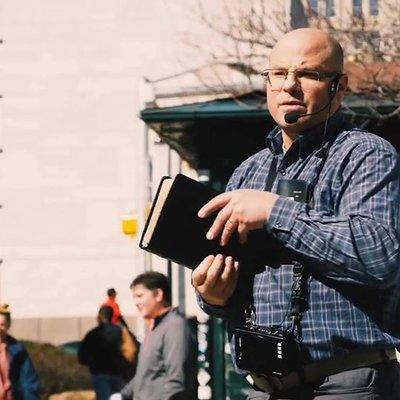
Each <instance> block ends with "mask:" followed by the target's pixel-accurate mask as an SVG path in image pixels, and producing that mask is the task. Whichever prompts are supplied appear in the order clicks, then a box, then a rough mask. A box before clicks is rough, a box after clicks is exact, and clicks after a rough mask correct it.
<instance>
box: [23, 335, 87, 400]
mask: <svg viewBox="0 0 400 400" xmlns="http://www.w3.org/2000/svg"><path fill="white" fill-rule="evenodd" d="M24 344H25V345H26V348H27V350H28V353H29V355H30V357H31V359H32V361H33V364H34V365H35V368H36V371H37V373H38V375H39V379H40V384H41V388H42V391H41V398H42V399H48V398H49V396H50V394H53V393H61V392H65V391H75V390H85V389H91V388H92V384H91V380H90V374H89V371H88V369H87V368H86V367H84V366H82V365H80V364H79V363H78V359H77V357H76V355H73V354H67V353H66V352H65V351H63V350H61V349H60V348H58V347H56V346H53V345H51V344H47V343H44V344H43V343H35V342H24Z"/></svg>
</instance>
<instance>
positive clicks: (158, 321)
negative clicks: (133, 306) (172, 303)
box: [153, 308, 172, 329]
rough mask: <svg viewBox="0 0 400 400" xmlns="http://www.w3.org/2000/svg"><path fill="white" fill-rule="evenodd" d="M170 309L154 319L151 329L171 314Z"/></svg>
mask: <svg viewBox="0 0 400 400" xmlns="http://www.w3.org/2000/svg"><path fill="white" fill-rule="evenodd" d="M171 310H172V308H169V309H168V310H167V311H166V312H165V313H164V314H161V315H159V316H158V317H156V318H154V325H153V329H154V328H155V327H156V326H157V325H158V324H159V323H160V322H161V321H162V320H163V319H164V318H165V317H166V316H167V315H168V314H169V313H170V312H171Z"/></svg>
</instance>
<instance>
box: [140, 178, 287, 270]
mask: <svg viewBox="0 0 400 400" xmlns="http://www.w3.org/2000/svg"><path fill="white" fill-rule="evenodd" d="M218 193H219V192H218V191H216V190H214V189H213V188H211V187H208V186H205V185H203V184H202V183H200V182H198V181H195V180H194V179H191V178H189V177H187V176H185V175H182V174H178V175H177V176H176V177H175V178H171V177H163V178H162V180H161V182H160V184H159V187H158V189H157V192H156V195H155V198H154V200H153V203H152V207H151V210H150V214H149V216H148V218H147V221H146V224H145V227H144V230H143V233H142V236H141V239H140V242H139V247H140V248H141V249H143V250H146V251H148V252H150V253H153V254H156V255H158V256H160V257H163V258H166V259H169V260H171V261H174V262H176V263H178V264H181V265H183V266H186V267H188V268H190V269H194V268H196V267H197V265H198V264H200V262H201V261H202V260H203V259H204V258H205V257H206V256H208V255H210V254H212V255H217V254H223V255H225V256H228V255H230V256H232V257H233V258H234V259H235V260H237V261H239V262H240V264H241V270H242V271H243V269H246V270H247V271H249V272H250V271H251V272H252V273H256V272H259V271H262V270H263V269H265V265H267V264H268V265H269V266H274V264H275V263H276V262H277V256H278V259H279V261H280V262H282V255H283V254H285V253H286V252H285V251H284V249H283V246H282V245H280V244H279V243H278V242H277V241H276V239H274V238H273V237H272V236H271V235H269V234H268V233H267V232H266V231H265V230H264V229H260V230H255V231H251V232H249V235H248V240H247V241H246V243H244V244H240V243H239V239H238V236H237V234H234V235H232V238H231V240H230V241H229V243H228V245H226V246H221V245H220V244H219V238H218V239H216V240H208V239H207V238H206V233H207V231H208V230H209V228H210V227H211V225H212V223H213V221H214V219H215V217H216V215H217V213H214V214H213V215H210V216H209V217H207V218H200V217H198V216H197V213H198V211H199V210H200V208H201V207H202V206H203V205H204V204H206V203H207V202H208V201H209V200H211V199H212V198H213V197H215V196H216V195H217V194H218Z"/></svg>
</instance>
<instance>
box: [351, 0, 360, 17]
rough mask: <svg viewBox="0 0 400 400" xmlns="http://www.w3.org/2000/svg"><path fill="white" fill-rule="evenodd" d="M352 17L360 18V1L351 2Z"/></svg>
mask: <svg viewBox="0 0 400 400" xmlns="http://www.w3.org/2000/svg"><path fill="white" fill-rule="evenodd" d="M353 15H354V16H355V17H358V18H361V17H362V0H353Z"/></svg>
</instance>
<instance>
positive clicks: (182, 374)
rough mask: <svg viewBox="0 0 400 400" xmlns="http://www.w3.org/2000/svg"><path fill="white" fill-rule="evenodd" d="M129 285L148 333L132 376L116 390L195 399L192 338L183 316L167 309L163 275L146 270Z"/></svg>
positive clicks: (144, 397) (161, 399)
mask: <svg viewBox="0 0 400 400" xmlns="http://www.w3.org/2000/svg"><path fill="white" fill-rule="evenodd" d="M130 288H131V290H132V293H133V299H134V302H135V305H136V307H137V308H138V310H139V312H140V314H141V316H142V317H143V318H144V319H145V321H146V324H147V327H148V332H147V334H146V336H145V338H144V340H143V342H142V344H141V347H140V353H139V359H138V365H137V370H136V375H135V377H134V378H133V379H132V380H131V381H130V382H129V383H128V384H127V385H126V386H125V387H124V388H123V389H122V390H121V392H120V394H121V397H122V399H134V400H193V399H196V398H197V396H196V390H197V384H196V375H197V374H196V372H197V369H196V351H195V349H196V348H197V346H196V339H195V335H194V333H193V332H192V331H191V329H190V326H189V324H188V321H187V320H186V319H185V317H184V316H182V315H181V314H180V313H179V312H178V311H177V310H175V309H172V308H171V301H170V289H169V282H168V279H167V277H166V276H165V275H163V274H160V273H158V272H154V271H152V272H147V273H144V274H141V275H139V276H138V277H136V278H135V279H134V280H133V282H132V284H131V286H130Z"/></svg>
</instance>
